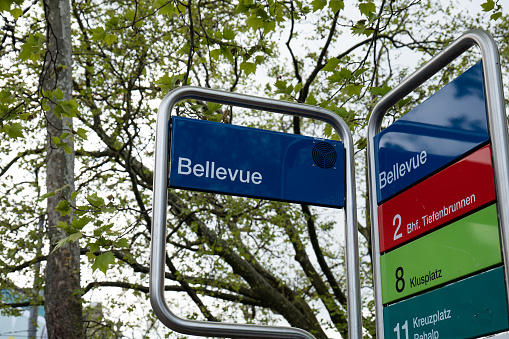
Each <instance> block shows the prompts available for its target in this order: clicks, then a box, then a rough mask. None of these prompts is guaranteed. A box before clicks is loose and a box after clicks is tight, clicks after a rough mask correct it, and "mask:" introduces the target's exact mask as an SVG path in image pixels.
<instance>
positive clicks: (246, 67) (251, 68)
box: [240, 61, 256, 75]
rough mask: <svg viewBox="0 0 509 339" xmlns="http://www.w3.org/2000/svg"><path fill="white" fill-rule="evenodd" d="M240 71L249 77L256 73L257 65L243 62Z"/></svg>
mask: <svg viewBox="0 0 509 339" xmlns="http://www.w3.org/2000/svg"><path fill="white" fill-rule="evenodd" d="M240 69H241V70H243V71H244V72H246V75H249V74H251V73H253V74H254V73H256V64H255V63H253V62H246V61H244V62H242V63H241V64H240Z"/></svg>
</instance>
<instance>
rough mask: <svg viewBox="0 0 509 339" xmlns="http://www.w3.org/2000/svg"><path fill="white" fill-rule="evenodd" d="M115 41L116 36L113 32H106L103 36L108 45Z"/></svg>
mask: <svg viewBox="0 0 509 339" xmlns="http://www.w3.org/2000/svg"><path fill="white" fill-rule="evenodd" d="M116 41H117V36H116V35H114V34H106V36H105V37H104V42H105V43H107V44H108V46H111V45H112V44H113V43H114V42H116Z"/></svg>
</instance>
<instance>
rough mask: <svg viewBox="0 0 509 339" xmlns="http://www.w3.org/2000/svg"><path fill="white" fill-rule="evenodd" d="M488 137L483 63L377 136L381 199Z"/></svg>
mask: <svg viewBox="0 0 509 339" xmlns="http://www.w3.org/2000/svg"><path fill="white" fill-rule="evenodd" d="M488 140H489V135H488V122H487V118H486V101H485V96H484V81H483V74H482V65H481V62H478V63H477V64H476V65H474V66H473V67H472V68H470V69H469V70H468V71H466V72H465V73H463V74H461V75H460V76H459V77H458V78H456V79H455V80H453V81H452V82H450V83H449V84H447V85H446V86H444V87H443V88H442V89H440V90H439V91H438V92H436V93H435V94H434V95H433V96H431V97H430V98H428V99H427V100H426V101H424V102H423V103H422V104H420V105H419V106H417V107H415V108H414V109H412V110H411V111H410V112H408V113H407V114H405V115H404V116H403V117H401V118H400V119H398V120H397V121H396V122H394V123H393V124H392V125H390V126H389V127H388V128H386V129H385V130H384V131H382V132H381V133H379V134H377V135H376V136H375V138H374V143H375V158H376V159H375V171H376V178H377V182H376V188H377V201H378V203H380V202H382V201H384V200H386V199H388V198H389V197H391V196H393V195H394V194H396V193H398V192H400V191H402V190H403V189H405V188H407V187H408V186H410V185H412V184H413V183H415V182H417V181H419V180H422V179H424V178H426V177H428V176H430V175H431V174H433V173H434V172H436V171H438V170H440V169H442V168H444V167H445V166H447V165H448V164H450V163H451V162H453V161H454V160H456V159H457V158H458V157H461V156H462V155H464V154H466V153H469V152H470V151H473V150H475V149H477V148H479V147H480V146H482V145H484V144H485V143H486V142H487V141H488Z"/></svg>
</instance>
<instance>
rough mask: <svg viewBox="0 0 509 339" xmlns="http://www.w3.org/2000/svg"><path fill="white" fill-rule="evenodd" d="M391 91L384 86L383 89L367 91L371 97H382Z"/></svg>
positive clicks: (372, 88) (375, 88)
mask: <svg viewBox="0 0 509 339" xmlns="http://www.w3.org/2000/svg"><path fill="white" fill-rule="evenodd" d="M390 90H391V88H390V87H389V86H387V85H384V87H381V88H380V87H371V88H370V89H369V92H370V93H371V94H373V95H380V96H384V95H386V94H387V93H389V91H390Z"/></svg>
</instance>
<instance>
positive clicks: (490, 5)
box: [481, 0, 495, 12]
mask: <svg viewBox="0 0 509 339" xmlns="http://www.w3.org/2000/svg"><path fill="white" fill-rule="evenodd" d="M481 7H482V10H483V11H484V12H489V11H491V10H492V9H494V8H495V1H493V0H486V2H485V3H483V4H481Z"/></svg>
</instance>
